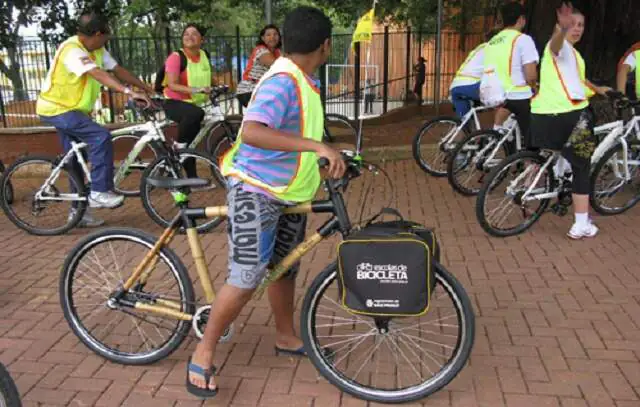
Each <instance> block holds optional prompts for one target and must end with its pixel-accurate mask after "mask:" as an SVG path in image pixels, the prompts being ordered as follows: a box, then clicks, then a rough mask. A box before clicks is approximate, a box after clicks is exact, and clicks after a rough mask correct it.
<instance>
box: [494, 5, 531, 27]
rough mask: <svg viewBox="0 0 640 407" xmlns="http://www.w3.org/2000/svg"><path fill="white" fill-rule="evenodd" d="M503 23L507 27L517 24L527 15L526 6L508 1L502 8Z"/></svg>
mask: <svg viewBox="0 0 640 407" xmlns="http://www.w3.org/2000/svg"><path fill="white" fill-rule="evenodd" d="M500 14H501V15H502V23H503V24H504V26H505V27H510V26H512V25H516V23H517V22H518V19H519V18H520V17H523V16H525V15H526V13H525V10H524V7H523V6H522V4H520V3H518V2H511V3H507V4H505V5H504V6H502V8H500Z"/></svg>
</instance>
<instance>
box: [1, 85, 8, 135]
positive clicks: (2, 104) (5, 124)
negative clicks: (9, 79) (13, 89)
mask: <svg viewBox="0 0 640 407" xmlns="http://www.w3.org/2000/svg"><path fill="white" fill-rule="evenodd" d="M0 115H1V116H2V124H3V125H4V127H5V128H7V127H8V126H7V116H5V113H4V100H3V99H2V90H0Z"/></svg>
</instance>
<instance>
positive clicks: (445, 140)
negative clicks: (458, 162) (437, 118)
mask: <svg viewBox="0 0 640 407" xmlns="http://www.w3.org/2000/svg"><path fill="white" fill-rule="evenodd" d="M489 109H493V108H492V107H487V106H478V107H472V108H471V110H469V111H468V112H467V113H466V114H465V115H464V116H462V121H461V123H460V125H459V126H457V127H456V128H454V129H453V130H451V131H449V133H447V134H446V135H445V136H444V137H442V138H441V139H440V141H439V142H438V147H439V148H440V147H441V146H442V145H443V144H444V145H445V150H452V149H453V148H454V147H455V146H454V145H453V141H454V140H455V139H456V137H457V136H458V133H460V131H461V130H462V129H463V128H464V126H466V125H467V123H468V122H469V121H470V120H472V119H473V123H474V124H475V125H476V129H477V130H480V118H479V117H478V113H479V112H482V111H483V110H489Z"/></svg>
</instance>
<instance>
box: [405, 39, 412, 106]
mask: <svg viewBox="0 0 640 407" xmlns="http://www.w3.org/2000/svg"><path fill="white" fill-rule="evenodd" d="M406 62H407V72H406V79H405V89H404V98H405V102H407V101H408V100H409V88H410V86H411V85H410V82H409V81H410V79H411V27H407V61H406Z"/></svg>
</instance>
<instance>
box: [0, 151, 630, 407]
mask: <svg viewBox="0 0 640 407" xmlns="http://www.w3.org/2000/svg"><path fill="white" fill-rule="evenodd" d="M387 170H388V171H390V175H391V177H392V178H393V180H394V181H395V187H396V194H395V195H396V198H395V199H394V202H393V205H394V206H396V207H398V208H399V209H400V210H401V211H402V212H403V213H404V214H405V215H406V216H407V217H409V218H412V219H415V220H417V221H420V222H424V223H425V224H427V225H433V226H435V227H437V231H438V232H439V237H440V239H441V242H442V246H443V249H444V260H443V263H444V264H445V265H446V266H447V267H448V268H449V270H450V271H452V272H453V273H454V274H455V275H456V276H457V277H458V279H459V280H460V281H461V282H462V283H463V285H464V286H465V287H466V289H467V290H468V293H469V295H470V296H471V297H472V300H473V303H474V307H475V310H476V315H477V331H476V338H475V347H474V349H473V353H472V357H471V360H470V363H469V365H468V366H467V367H466V368H465V369H464V370H463V372H462V373H461V374H460V375H459V376H458V378H456V379H455V380H454V381H453V382H452V383H451V384H450V385H449V386H448V387H446V388H445V389H444V390H442V391H440V392H439V393H437V394H436V395H434V396H432V397H431V398H429V399H428V400H424V401H423V403H422V404H412V405H424V406H456V407H462V406H487V407H500V406H508V407H528V406H532V407H533V406H535V407H539V406H540V407H542V406H562V407H577V406H591V407H607V406H618V407H632V406H635V407H637V406H640V400H639V396H640V363H639V360H640V283H639V279H638V277H639V275H640V266H639V265H638V264H639V261H638V252H637V250H638V248H639V247H640V232H638V225H640V207H639V208H635V209H634V210H632V211H630V212H629V213H628V214H625V215H622V216H618V217H610V218H596V222H597V223H598V225H599V226H600V228H601V232H602V233H601V236H599V237H598V238H597V239H594V240H592V241H585V242H571V241H569V240H567V239H566V238H565V236H564V233H565V232H566V230H567V228H568V227H569V224H570V222H571V219H570V218H569V217H566V218H558V217H556V216H554V215H552V214H547V215H545V216H544V217H543V219H542V220H541V221H540V222H539V224H538V225H536V226H535V227H534V229H533V230H532V231H530V232H529V233H527V234H525V235H523V236H520V237H515V238H510V239H495V238H490V237H488V236H487V235H485V234H484V232H483V231H482V230H481V229H480V227H479V226H478V225H477V223H476V221H475V216H474V208H473V205H474V202H475V201H474V200H472V199H467V198H463V197H460V196H457V195H454V193H453V192H452V191H451V189H450V188H449V186H448V184H447V183H446V180H444V179H433V178H429V177H427V176H425V175H424V174H422V173H420V172H419V171H418V170H417V167H416V166H415V165H414V164H413V163H412V162H411V161H400V162H394V163H389V164H388V165H387ZM377 185H380V184H377ZM359 192H360V189H358V188H355V189H354V190H353V192H352V193H351V194H350V196H351V198H352V199H351V201H350V202H351V205H352V209H355V208H356V207H357V204H358V199H357V197H356V196H357V195H358V194H359ZM384 192H386V191H383V190H375V191H374V194H373V195H372V196H371V197H370V198H368V204H371V205H372V207H375V206H377V207H379V206H380V205H381V203H380V201H379V200H378V199H379V198H380V197H381V196H382V195H383V194H384ZM370 211H373V209H371V210H370ZM101 215H105V216H106V217H107V219H108V221H109V224H110V225H112V226H115V225H128V226H135V227H139V228H142V229H145V230H147V231H149V232H151V233H154V234H157V233H158V232H159V228H158V227H156V226H154V225H153V224H152V223H151V221H150V220H149V219H148V218H147V217H146V215H145V214H144V212H143V210H142V207H141V205H140V202H139V201H138V200H136V199H130V200H128V201H127V203H126V205H125V207H123V208H121V209H118V210H117V211H114V212H106V213H104V212H103V213H101ZM322 218H323V216H318V219H316V220H314V221H313V222H312V224H311V226H316V225H317V224H318V223H319V222H320V221H322ZM86 233H87V232H86V231H84V230H82V231H81V230H74V231H73V232H72V233H70V234H68V235H66V236H59V237H51V238H39V237H34V236H29V235H26V234H25V233H23V232H21V231H19V230H17V229H16V228H14V226H13V225H12V224H11V223H9V221H8V220H7V219H6V218H4V217H3V216H2V217H0V265H1V266H0V360H1V361H2V362H3V363H5V364H6V365H7V366H8V368H9V370H10V372H11V374H12V375H13V377H14V378H15V380H16V382H17V384H18V387H19V388H20V391H21V393H22V397H23V401H24V405H25V406H36V405H72V406H88V405H98V406H111V405H113V406H115V405H127V406H146V405H149V406H154V407H160V406H165V405H166V406H192V405H193V406H196V405H207V406H209V405H211V406H229V405H233V406H245V405H249V406H256V405H257V406H280V407H284V406H295V407H298V406H315V407H333V406H336V407H337V406H345V407H346V406H349V407H351V406H366V405H370V406H373V405H376V404H375V403H369V404H367V403H365V402H362V401H360V400H356V399H353V398H351V397H349V396H346V395H344V394H341V393H340V392H338V391H337V390H336V389H335V388H334V387H333V386H331V385H329V384H328V383H326V382H325V381H324V380H323V379H320V378H319V375H318V374H317V372H316V371H315V369H314V368H313V366H312V365H311V364H310V363H309V362H308V361H306V360H299V359H293V358H287V357H275V356H273V354H272V349H273V337H272V336H271V334H272V333H273V328H272V316H271V314H270V312H269V309H268V307H267V306H266V303H265V302H252V303H250V305H249V306H248V307H247V308H246V309H245V310H244V311H243V313H242V315H241V317H240V318H239V320H238V321H236V327H237V333H236V335H235V336H234V337H233V339H232V341H231V342H230V343H228V344H225V345H221V346H220V351H219V352H218V355H217V357H216V361H215V362H216V364H217V365H218V366H222V370H221V372H220V378H219V384H220V387H221V390H220V393H219V395H218V397H217V398H216V399H215V400H213V401H209V402H207V403H204V404H203V403H202V402H201V401H198V400H195V399H193V398H191V397H190V396H189V394H188V393H187V392H186V391H185V389H184V378H185V361H186V358H187V357H188V355H189V354H190V352H191V351H192V349H193V347H194V342H193V340H187V341H185V343H184V344H183V345H182V346H181V348H180V349H179V350H178V351H176V352H175V353H174V354H172V355H171V356H170V357H169V358H167V359H165V360H163V361H161V362H158V363H156V364H154V365H151V366H143V367H122V366H119V365H115V364H112V363H109V362H106V361H105V360H103V359H101V358H100V357H98V356H95V355H94V354H92V353H90V352H89V351H88V350H87V349H86V348H85V347H84V346H83V345H82V344H80V343H79V341H78V340H77V339H76V337H75V336H74V335H73V334H72V333H71V332H70V330H69V327H68V325H67V323H66V321H65V320H64V317H63V315H62V312H61V309H60V305H59V301H58V276H59V272H60V268H61V264H62V261H63V259H64V257H65V255H66V254H67V253H68V251H69V250H70V248H71V247H72V246H73V245H74V244H75V243H76V242H77V241H78V240H79V239H80V238H82V236H84V235H85V234H86ZM334 244H335V241H330V242H326V243H323V244H322V245H321V246H320V247H318V248H317V249H316V250H315V251H314V252H313V253H311V254H309V255H308V257H307V259H306V261H305V262H304V265H303V273H302V275H301V276H300V278H299V285H300V286H301V288H302V289H301V290H300V292H303V288H304V287H308V285H309V283H310V281H311V279H312V278H313V276H314V275H315V274H317V273H318V272H319V270H320V269H321V268H322V267H323V266H324V265H325V264H326V263H327V262H328V259H329V258H330V257H331V251H332V250H333V247H334ZM204 245H205V251H206V254H207V255H208V262H209V265H210V268H211V273H212V276H213V277H214V278H215V282H216V285H219V284H221V283H222V281H223V278H224V276H223V270H224V264H225V261H226V260H225V257H226V243H225V235H224V234H223V231H222V230H220V229H218V230H216V231H214V232H213V233H211V234H208V235H206V236H205V237H204ZM186 248H187V245H186V239H185V237H184V236H179V237H178V238H177V239H176V243H175V249H176V251H177V253H178V254H179V255H181V256H185V253H186V251H187V250H186ZM185 264H186V265H187V266H190V265H191V264H192V261H191V260H190V259H188V258H185ZM191 271H193V270H191ZM302 286H304V287H302Z"/></svg>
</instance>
